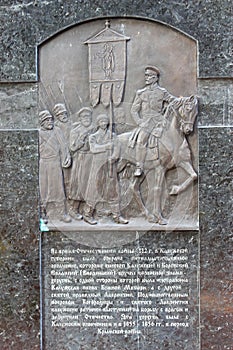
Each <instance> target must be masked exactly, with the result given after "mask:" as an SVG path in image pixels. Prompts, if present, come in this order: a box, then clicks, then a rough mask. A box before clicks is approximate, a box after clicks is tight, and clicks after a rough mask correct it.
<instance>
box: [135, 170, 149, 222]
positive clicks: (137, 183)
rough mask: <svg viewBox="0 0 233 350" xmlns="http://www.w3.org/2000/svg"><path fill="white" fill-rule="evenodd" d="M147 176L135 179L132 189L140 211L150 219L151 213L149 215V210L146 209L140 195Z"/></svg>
mask: <svg viewBox="0 0 233 350" xmlns="http://www.w3.org/2000/svg"><path fill="white" fill-rule="evenodd" d="M145 177H146V176H145V175H143V176H140V177H135V178H134V181H133V183H132V189H133V194H134V197H135V199H136V201H137V203H138V206H139V208H140V210H141V211H142V213H143V215H144V216H145V217H146V218H148V217H149V213H148V210H147V208H146V207H145V205H144V203H143V201H142V196H141V193H140V185H141V183H142V181H143V180H144V179H145Z"/></svg>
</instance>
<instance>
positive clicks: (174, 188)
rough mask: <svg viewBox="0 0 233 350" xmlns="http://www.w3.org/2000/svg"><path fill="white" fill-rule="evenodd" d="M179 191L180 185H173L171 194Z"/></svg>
mask: <svg viewBox="0 0 233 350" xmlns="http://www.w3.org/2000/svg"><path fill="white" fill-rule="evenodd" d="M178 193H179V187H178V186H173V187H172V190H171V192H170V195H171V196H172V195H176V194H178Z"/></svg>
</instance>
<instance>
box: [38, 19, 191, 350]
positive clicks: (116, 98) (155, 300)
mask: <svg viewBox="0 0 233 350" xmlns="http://www.w3.org/2000/svg"><path fill="white" fill-rule="evenodd" d="M196 83H197V42H196V41H195V40H194V39H193V38H190V37H188V36H187V35H185V34H184V33H182V32H180V31H177V30H176V29H174V28H172V27H169V26H167V25H165V24H164V23H159V22H155V21H150V20H142V19H138V18H137V19H136V18H111V19H107V20H106V19H96V20H91V21H87V22H84V23H81V24H79V25H76V26H73V27H70V28H67V29H65V30H64V31H62V32H61V33H58V34H56V35H55V36H53V37H52V38H51V39H49V40H47V41H46V42H44V43H43V44H41V45H40V47H39V103H40V112H39V122H40V131H39V147H40V198H41V211H40V212H41V231H50V232H43V234H42V283H43V288H42V296H43V302H42V335H43V339H42V343H43V345H44V348H45V349H53V348H54V349H55V348H56V349H68V350H73V349H75V350H76V349H80V350H89V349H97V350H103V349H106V348H109V349H110V348H111V349H113V350H123V349H124V350H126V349H127V350H128V349H129V350H133V349H144V350H156V349H158V350H162V349H164V350H165V349H172V350H181V349H182V350H191V349H192V350H197V349H198V285H197V266H198V211H197V210H198V192H197V189H198V187H197V186H198V184H197V168H198V148H197V129H196V119H197V114H198V100H197V97H196V96H195V94H196Z"/></svg>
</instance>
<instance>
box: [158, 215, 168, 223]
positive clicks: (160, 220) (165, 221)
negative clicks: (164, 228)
mask: <svg viewBox="0 0 233 350" xmlns="http://www.w3.org/2000/svg"><path fill="white" fill-rule="evenodd" d="M158 223H159V225H167V223H168V221H167V220H166V219H164V218H162V217H160V218H159V219H158Z"/></svg>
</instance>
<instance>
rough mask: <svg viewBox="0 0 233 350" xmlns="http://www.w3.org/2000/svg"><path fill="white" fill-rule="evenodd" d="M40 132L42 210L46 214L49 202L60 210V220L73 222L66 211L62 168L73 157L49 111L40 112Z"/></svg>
mask: <svg viewBox="0 0 233 350" xmlns="http://www.w3.org/2000/svg"><path fill="white" fill-rule="evenodd" d="M39 120H40V132H39V145H40V196H41V202H42V211H43V213H44V214H45V215H46V214H47V208H48V205H49V204H54V205H55V206H56V208H57V209H58V210H59V212H60V213H59V214H60V220H61V221H64V222H71V218H70V216H69V215H67V212H66V197H65V189H64V179H63V171H62V168H68V167H69V166H70V165H71V157H70V153H69V150H68V147H67V145H66V142H65V139H64V136H63V133H62V132H61V130H60V129H59V128H58V127H54V118H53V116H52V115H51V114H50V112H49V111H47V110H45V111H42V112H40V113H39Z"/></svg>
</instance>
